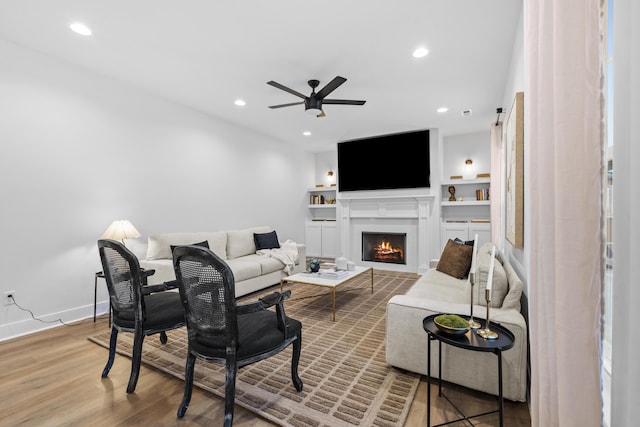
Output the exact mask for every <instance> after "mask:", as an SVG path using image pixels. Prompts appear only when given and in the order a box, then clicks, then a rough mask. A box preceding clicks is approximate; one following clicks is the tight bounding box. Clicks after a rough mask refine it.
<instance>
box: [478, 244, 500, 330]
mask: <svg viewBox="0 0 640 427" xmlns="http://www.w3.org/2000/svg"><path fill="white" fill-rule="evenodd" d="M495 261H496V246H495V245H494V246H493V248H492V249H491V261H490V262H489V275H488V277H487V287H486V288H485V290H484V297H485V299H486V301H487V323H486V324H485V327H484V329H479V330H478V331H477V334H478V335H480V336H481V337H482V338H484V339H486V340H495V339H497V338H498V334H497V333H496V332H494V331H492V330H491V328H490V327H489V323H490V321H489V306H490V305H491V287H492V283H493V268H494V267H495Z"/></svg>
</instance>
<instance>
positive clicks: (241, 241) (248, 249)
mask: <svg viewBox="0 0 640 427" xmlns="http://www.w3.org/2000/svg"><path fill="white" fill-rule="evenodd" d="M269 231H271V228H270V227H267V226H263V227H252V228H246V229H244V230H230V231H228V232H227V259H234V258H238V257H241V256H245V255H250V254H255V253H256V243H255V241H254V240H253V233H268V232H269Z"/></svg>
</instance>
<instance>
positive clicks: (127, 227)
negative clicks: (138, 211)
mask: <svg viewBox="0 0 640 427" xmlns="http://www.w3.org/2000/svg"><path fill="white" fill-rule="evenodd" d="M136 237H140V232H139V231H138V230H136V228H135V227H134V226H133V224H131V222H129V220H127V219H121V220H117V221H113V222H112V223H111V225H110V226H109V227H108V228H107V229H106V230H105V232H104V233H102V238H103V239H112V240H120V241H121V242H122V244H123V245H124V239H135V238H136Z"/></svg>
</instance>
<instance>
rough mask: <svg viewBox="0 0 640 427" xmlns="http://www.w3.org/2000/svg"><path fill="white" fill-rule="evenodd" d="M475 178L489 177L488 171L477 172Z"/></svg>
mask: <svg viewBox="0 0 640 427" xmlns="http://www.w3.org/2000/svg"><path fill="white" fill-rule="evenodd" d="M476 178H491V174H490V173H479V174H477V175H476Z"/></svg>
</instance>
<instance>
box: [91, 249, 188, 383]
mask: <svg viewBox="0 0 640 427" xmlns="http://www.w3.org/2000/svg"><path fill="white" fill-rule="evenodd" d="M98 250H99V252H100V260H101V261H102V268H103V272H104V277H105V281H106V282H107V288H108V289H109V299H110V302H111V310H112V311H113V323H112V326H111V339H110V342H109V359H108V360H107V364H106V365H105V367H104V370H103V371H102V378H105V377H106V376H107V375H109V371H110V370H111V366H112V365H113V360H114V358H115V354H116V343H117V342H118V331H123V332H133V334H134V338H133V354H132V356H131V375H130V377H129V384H128V385H127V393H133V391H134V390H135V389H136V384H137V382H138V375H139V373H140V362H141V359H142V342H143V341H144V337H145V336H147V335H152V334H157V333H159V334H160V342H162V343H163V344H166V342H167V334H166V332H165V331H168V330H171V329H176V328H180V327H182V326H184V325H185V321H184V311H183V310H182V303H181V302H180V295H179V293H178V292H165V291H167V290H168V289H170V288H171V287H173V288H175V287H176V284H175V282H173V285H172V284H170V283H164V284H159V285H153V286H146V283H147V277H148V276H151V275H152V274H153V273H154V272H155V271H154V270H143V269H141V268H140V263H139V262H138V258H137V257H136V256H135V254H134V253H133V252H131V251H130V250H129V249H127V248H126V247H125V246H124V245H123V244H122V243H120V242H117V241H115V240H107V239H102V240H98Z"/></svg>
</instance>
